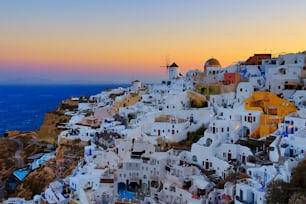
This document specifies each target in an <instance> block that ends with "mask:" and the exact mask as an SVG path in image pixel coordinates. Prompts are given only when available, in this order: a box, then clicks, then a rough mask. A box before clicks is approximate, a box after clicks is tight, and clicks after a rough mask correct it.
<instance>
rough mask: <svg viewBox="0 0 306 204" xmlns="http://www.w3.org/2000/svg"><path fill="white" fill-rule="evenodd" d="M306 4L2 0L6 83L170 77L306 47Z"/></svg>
mask: <svg viewBox="0 0 306 204" xmlns="http://www.w3.org/2000/svg"><path fill="white" fill-rule="evenodd" d="M305 8H306V1H297V0H294V1H292V0H291V1H290V0H277V1H276V0H274V1H273V0H256V1H251V0H214V1H213V0H211V1H206V0H188V1H187V0H176V1H174V0H154V1H146V0H108V1H107V0H99V1H98V0H96V1H95V0H92V1H85V0H82V1H79V0H65V1H63V0H52V1H51V0H50V1H38V0H36V1H34V0H27V1H15V0H1V1H0V83H2V84H8V83H10V84H12V83H111V82H115V83H118V82H124V83H126V82H130V81H132V80H135V79H139V80H142V81H146V82H152V81H159V80H161V79H163V78H166V69H165V68H164V67H161V66H163V65H165V58H166V57H167V56H168V57H169V58H170V60H171V62H172V61H175V62H176V63H177V64H178V65H179V66H180V71H181V72H182V73H185V72H186V71H187V70H190V69H202V67H203V64H204V62H205V61H206V60H207V59H208V58H211V57H215V58H217V59H218V60H219V61H220V63H221V64H222V66H227V65H229V64H231V63H234V62H236V61H238V60H246V59H247V58H248V57H249V56H250V55H253V54H254V53H272V54H273V55H276V56H277V55H278V54H280V53H282V52H286V53H288V52H299V51H304V50H306V12H305Z"/></svg>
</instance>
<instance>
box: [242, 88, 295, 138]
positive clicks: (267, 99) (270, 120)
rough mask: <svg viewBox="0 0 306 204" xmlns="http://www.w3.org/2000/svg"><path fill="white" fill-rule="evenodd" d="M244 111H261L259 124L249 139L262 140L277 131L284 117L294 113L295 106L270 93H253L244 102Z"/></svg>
mask: <svg viewBox="0 0 306 204" xmlns="http://www.w3.org/2000/svg"><path fill="white" fill-rule="evenodd" d="M245 109H246V110H255V111H261V112H262V114H261V116H260V124H259V128H258V130H257V131H255V132H254V133H253V134H252V135H250V137H253V138H262V137H265V136H267V135H269V134H271V133H272V132H274V131H275V130H276V129H277V125H278V123H281V122H283V121H284V118H285V116H286V115H288V114H289V113H292V112H296V111H297V109H296V107H295V104H294V103H292V102H289V101H287V100H285V99H282V98H279V97H278V96H276V95H275V94H273V93H270V92H255V93H253V95H252V96H251V97H250V98H248V99H247V100H246V101H245Z"/></svg>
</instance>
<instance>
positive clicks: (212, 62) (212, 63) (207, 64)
mask: <svg viewBox="0 0 306 204" xmlns="http://www.w3.org/2000/svg"><path fill="white" fill-rule="evenodd" d="M206 67H221V64H220V62H219V61H218V60H217V59H215V58H210V59H209V60H207V61H206V62H205V64H204V68H206Z"/></svg>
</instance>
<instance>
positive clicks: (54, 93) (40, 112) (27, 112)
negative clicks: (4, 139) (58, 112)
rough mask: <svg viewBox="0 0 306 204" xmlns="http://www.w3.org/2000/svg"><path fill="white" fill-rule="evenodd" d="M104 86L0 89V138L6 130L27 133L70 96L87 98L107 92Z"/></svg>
mask: <svg viewBox="0 0 306 204" xmlns="http://www.w3.org/2000/svg"><path fill="white" fill-rule="evenodd" d="M127 86H128V85H126V84H104V85H0V136H1V135H4V132H5V131H7V130H20V131H30V130H37V129H39V127H40V126H41V124H42V122H43V119H44V115H45V113H47V112H50V111H53V110H54V109H56V107H57V106H58V105H59V103H60V102H61V101H62V100H64V99H66V98H69V97H71V96H76V97H78V96H90V95H95V94H97V93H100V92H101V91H103V90H105V89H107V88H117V87H127Z"/></svg>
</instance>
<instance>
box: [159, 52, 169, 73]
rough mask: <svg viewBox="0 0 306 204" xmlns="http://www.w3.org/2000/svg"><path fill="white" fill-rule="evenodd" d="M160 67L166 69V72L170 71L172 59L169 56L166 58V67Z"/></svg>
mask: <svg viewBox="0 0 306 204" xmlns="http://www.w3.org/2000/svg"><path fill="white" fill-rule="evenodd" d="M160 67H166V71H168V69H169V67H170V57H169V55H167V56H166V57H165V65H164V66H160Z"/></svg>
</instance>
